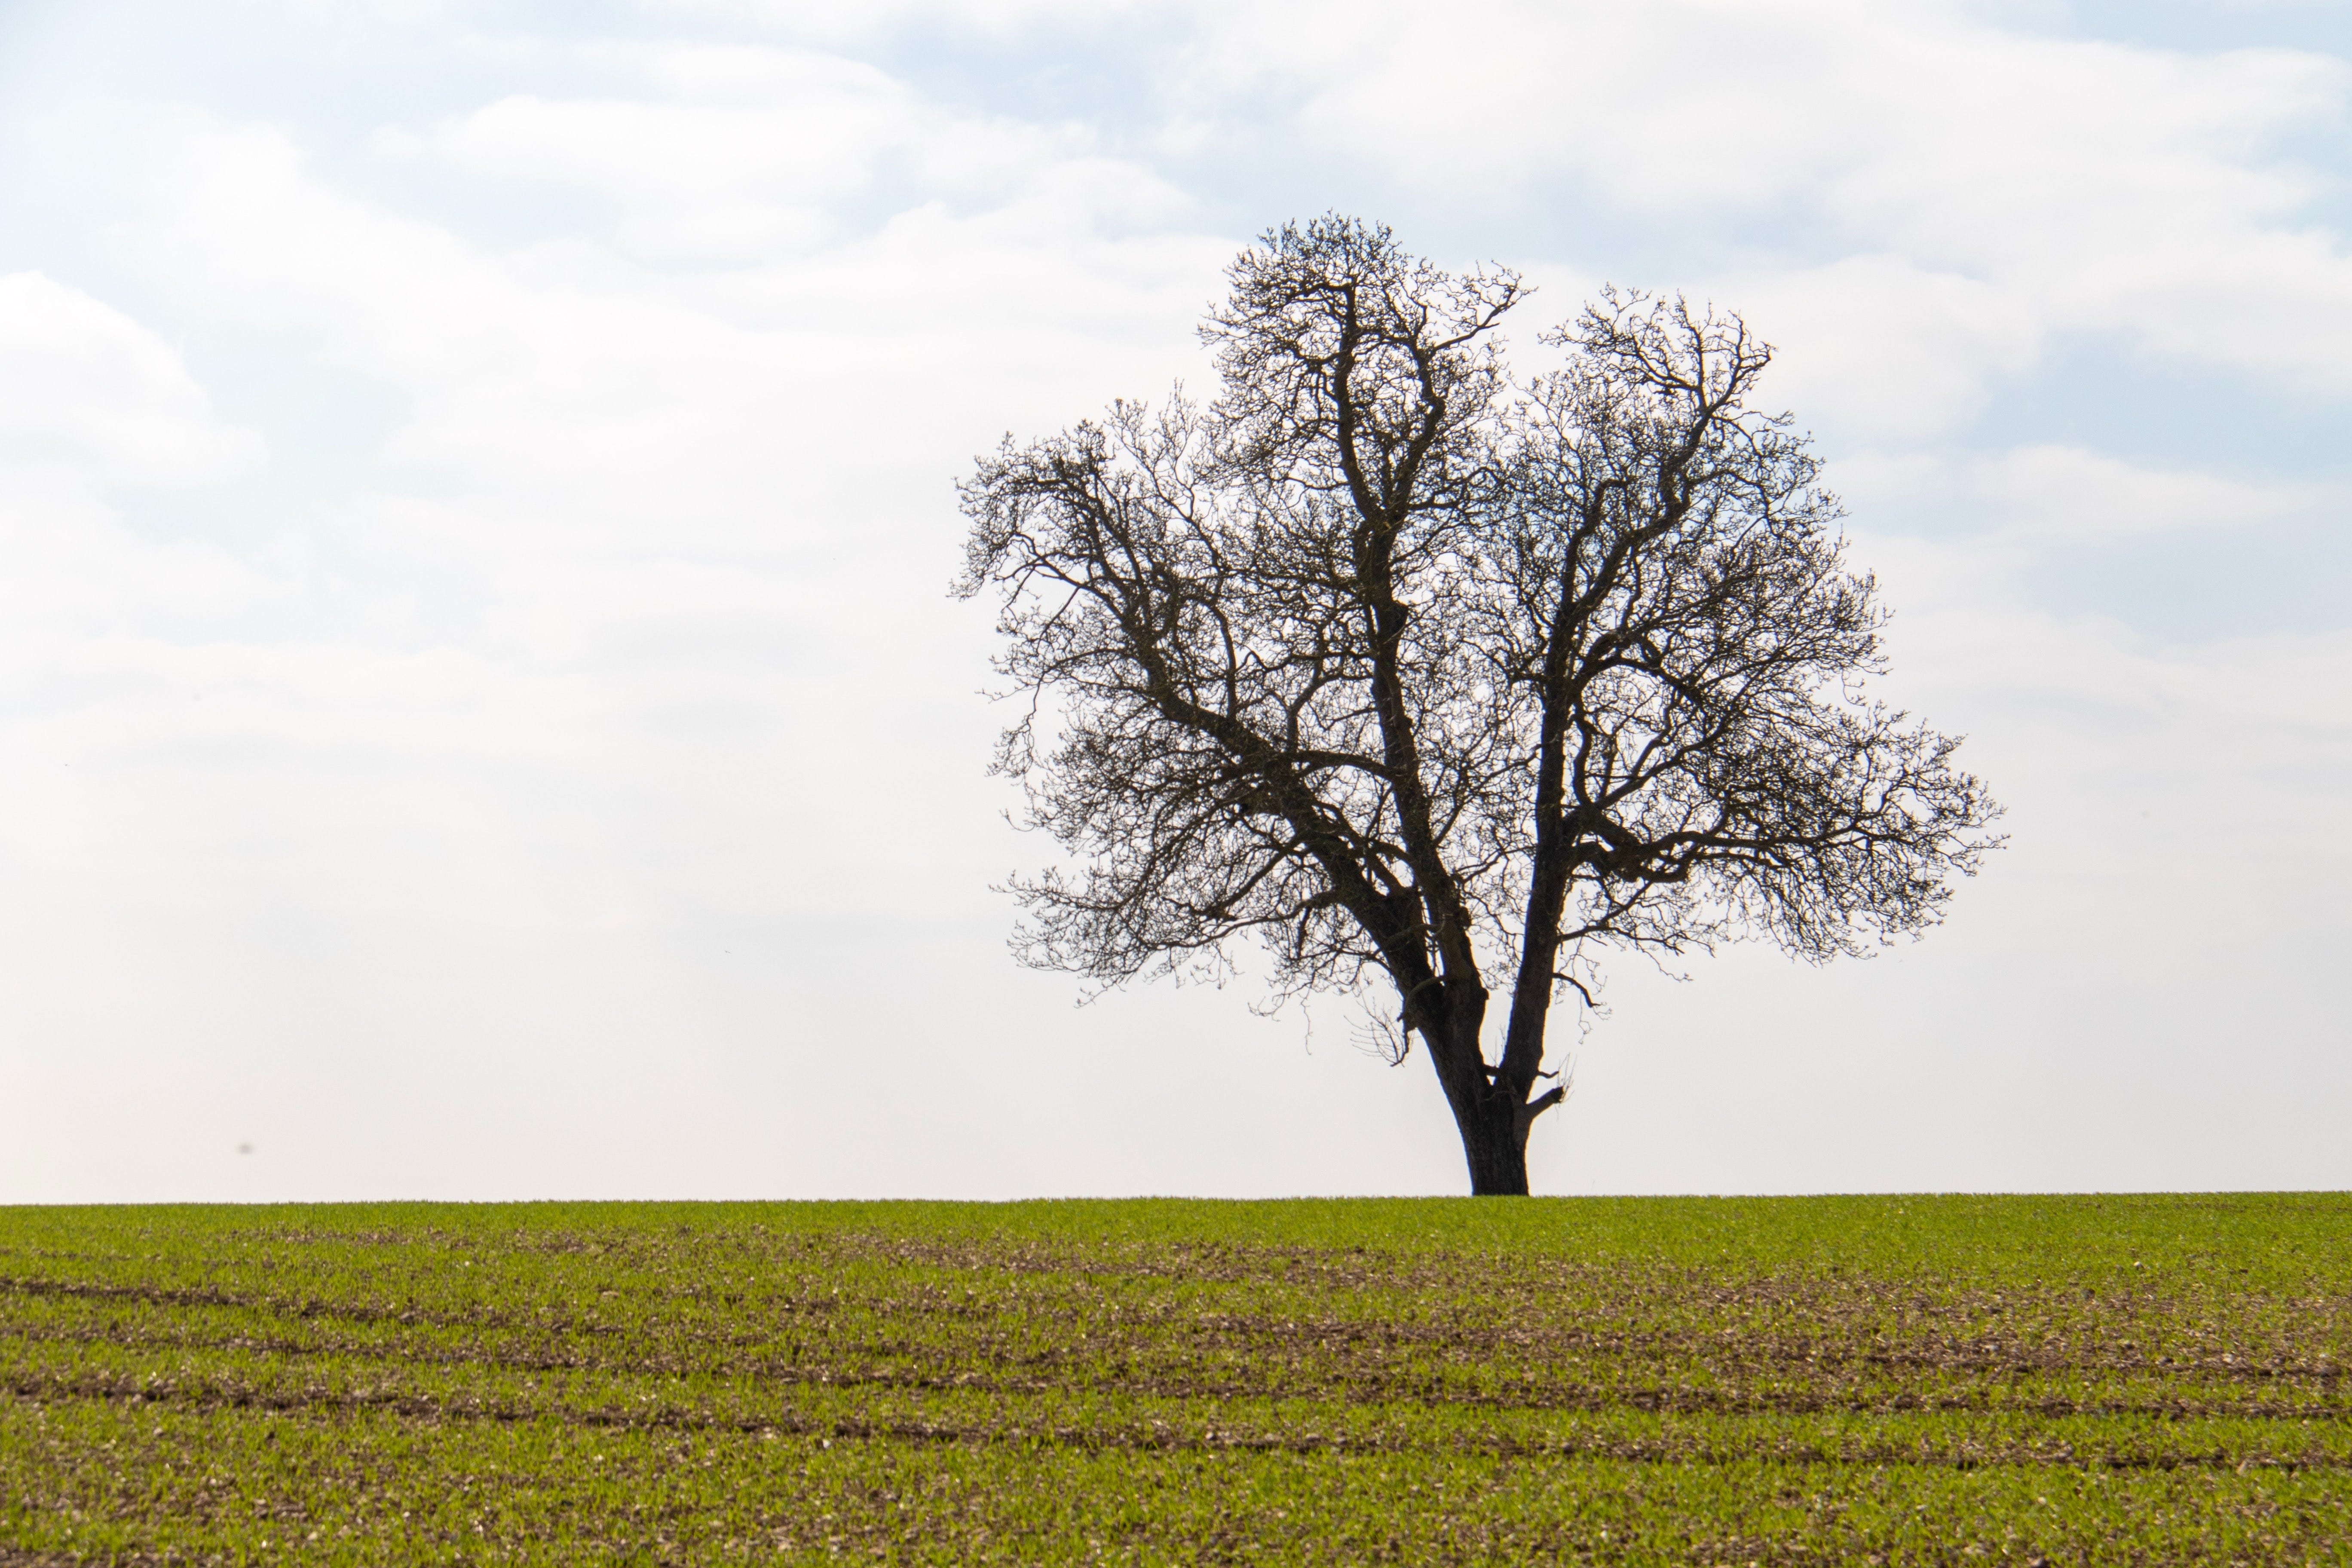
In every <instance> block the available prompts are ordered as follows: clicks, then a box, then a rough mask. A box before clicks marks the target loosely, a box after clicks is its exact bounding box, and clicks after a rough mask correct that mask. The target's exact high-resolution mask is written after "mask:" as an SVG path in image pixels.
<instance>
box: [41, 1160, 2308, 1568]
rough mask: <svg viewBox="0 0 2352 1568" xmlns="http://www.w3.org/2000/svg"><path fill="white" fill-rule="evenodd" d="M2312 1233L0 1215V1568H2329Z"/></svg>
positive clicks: (1282, 1211)
mask: <svg viewBox="0 0 2352 1568" xmlns="http://www.w3.org/2000/svg"><path fill="white" fill-rule="evenodd" d="M2347 1362H2352V1195H2347V1194H2262V1195H2242V1196H2234V1195H2233V1196H2206V1197H2065V1198H2026V1197H1998V1198H1969V1197H1926V1198H1922V1197H1889V1198H1877V1197H1873V1198H1791V1199H1745V1198H1743V1199H1704V1198H1676V1199H1532V1200H1530V1199H1486V1200H1467V1199H1465V1200H1420V1201H1331V1202H1321V1201H1313V1202H1291V1203H1265V1204H1220V1203H1193V1202H1173V1201H1170V1202H1101V1203H1076V1202H1074V1203H1035V1204H1015V1205H976V1204H975V1205H956V1204H740V1205H668V1204H627V1205H621V1204H616V1205H575V1204H538V1205H326V1206H299V1207H298V1206H282V1207H152V1208H84V1209H51V1208H16V1209H5V1208H0V1389H5V1397H0V1563H4V1564H9V1565H12V1568H13V1565H20V1564H33V1563H40V1564H48V1563H60V1564H62V1563H163V1562H172V1563H244V1562H248V1561H249V1562H268V1563H281V1562H282V1563H397V1564H410V1563H504V1562H530V1563H541V1562H546V1563H556V1562H562V1563H573V1562H607V1561H610V1562H626V1563H733V1562H774V1561H808V1562H830V1561H834V1560H835V1559H838V1558H851V1559H861V1560H868V1561H871V1560H882V1561H892V1562H937V1563H963V1562H979V1561H1002V1562H1021V1563H1031V1562H1055V1563H1058V1562H1072V1563H1076V1562H1095V1561H1103V1562H1171V1563H1191V1562H1251V1563H1359V1562H1361V1563H1483V1562H1492V1563H1522V1562H1553V1561H1580V1562H1592V1563H1738V1564H1745V1563H1789V1562H1806V1563H1816V1562H1819V1563H1827V1562H1855V1563H1965V1562H1972V1561H1979V1560H1985V1559H1995V1560H2000V1559H2006V1560H2012V1561H2016V1562H2020V1563H2027V1562H2032V1561H2033V1560H2034V1559H2036V1558H2041V1559H2045V1560H2047V1561H2048V1562H2050V1563H2090V1562H2099V1563H2187V1562H2200V1563H2204V1562H2210V1563H2302V1562H2321V1563H2352V1401H2348V1400H2347V1391H2346V1388H2345V1384H2344V1368H2345V1366H2346V1364H2347Z"/></svg>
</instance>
